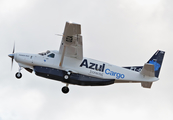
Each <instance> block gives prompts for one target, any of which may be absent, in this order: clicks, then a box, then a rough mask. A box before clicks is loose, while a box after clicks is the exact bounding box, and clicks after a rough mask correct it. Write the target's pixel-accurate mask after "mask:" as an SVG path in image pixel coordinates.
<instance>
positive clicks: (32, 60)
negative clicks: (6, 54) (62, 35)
mask: <svg viewBox="0 0 173 120" xmlns="http://www.w3.org/2000/svg"><path fill="white" fill-rule="evenodd" d="M51 53H53V54H55V56H54V58H52V57H48V55H49V54H51ZM49 54H47V55H39V54H28V53H15V56H14V59H15V60H16V62H17V63H18V64H19V66H20V67H24V68H30V69H33V67H34V66H43V67H50V68H55V69H61V70H65V71H72V72H74V73H79V74H83V75H87V76H92V77H96V78H103V79H115V81H116V80H118V81H122V82H123V81H129V82H154V81H157V80H158V78H156V77H148V76H143V75H141V74H140V72H136V71H132V70H129V69H125V68H122V67H118V66H115V65H111V64H108V63H106V62H101V61H97V60H93V59H89V58H83V60H79V59H76V58H72V57H67V56H64V61H63V63H62V66H59V63H60V60H61V54H59V52H58V51H51V52H50V53H49Z"/></svg>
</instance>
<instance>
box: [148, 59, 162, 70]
mask: <svg viewBox="0 0 173 120" xmlns="http://www.w3.org/2000/svg"><path fill="white" fill-rule="evenodd" d="M149 63H150V64H153V65H154V71H157V70H159V68H160V64H159V63H157V62H156V61H154V60H151V61H149Z"/></svg>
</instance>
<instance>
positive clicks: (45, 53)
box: [38, 50, 50, 56]
mask: <svg viewBox="0 0 173 120" xmlns="http://www.w3.org/2000/svg"><path fill="white" fill-rule="evenodd" d="M49 53H50V51H49V50H47V51H46V52H42V53H38V54H39V55H42V56H43V55H47V54H49Z"/></svg>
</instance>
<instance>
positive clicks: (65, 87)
mask: <svg viewBox="0 0 173 120" xmlns="http://www.w3.org/2000/svg"><path fill="white" fill-rule="evenodd" d="M61 90H62V92H63V93H64V94H67V93H68V92H69V88H68V84H66V86H64V87H63V88H62V89H61Z"/></svg>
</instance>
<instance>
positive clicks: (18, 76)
mask: <svg viewBox="0 0 173 120" xmlns="http://www.w3.org/2000/svg"><path fill="white" fill-rule="evenodd" d="M21 70H22V69H21V67H19V72H17V73H16V75H15V76H16V78H17V79H20V78H21V77H22V73H21V72H20V71H21Z"/></svg>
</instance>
